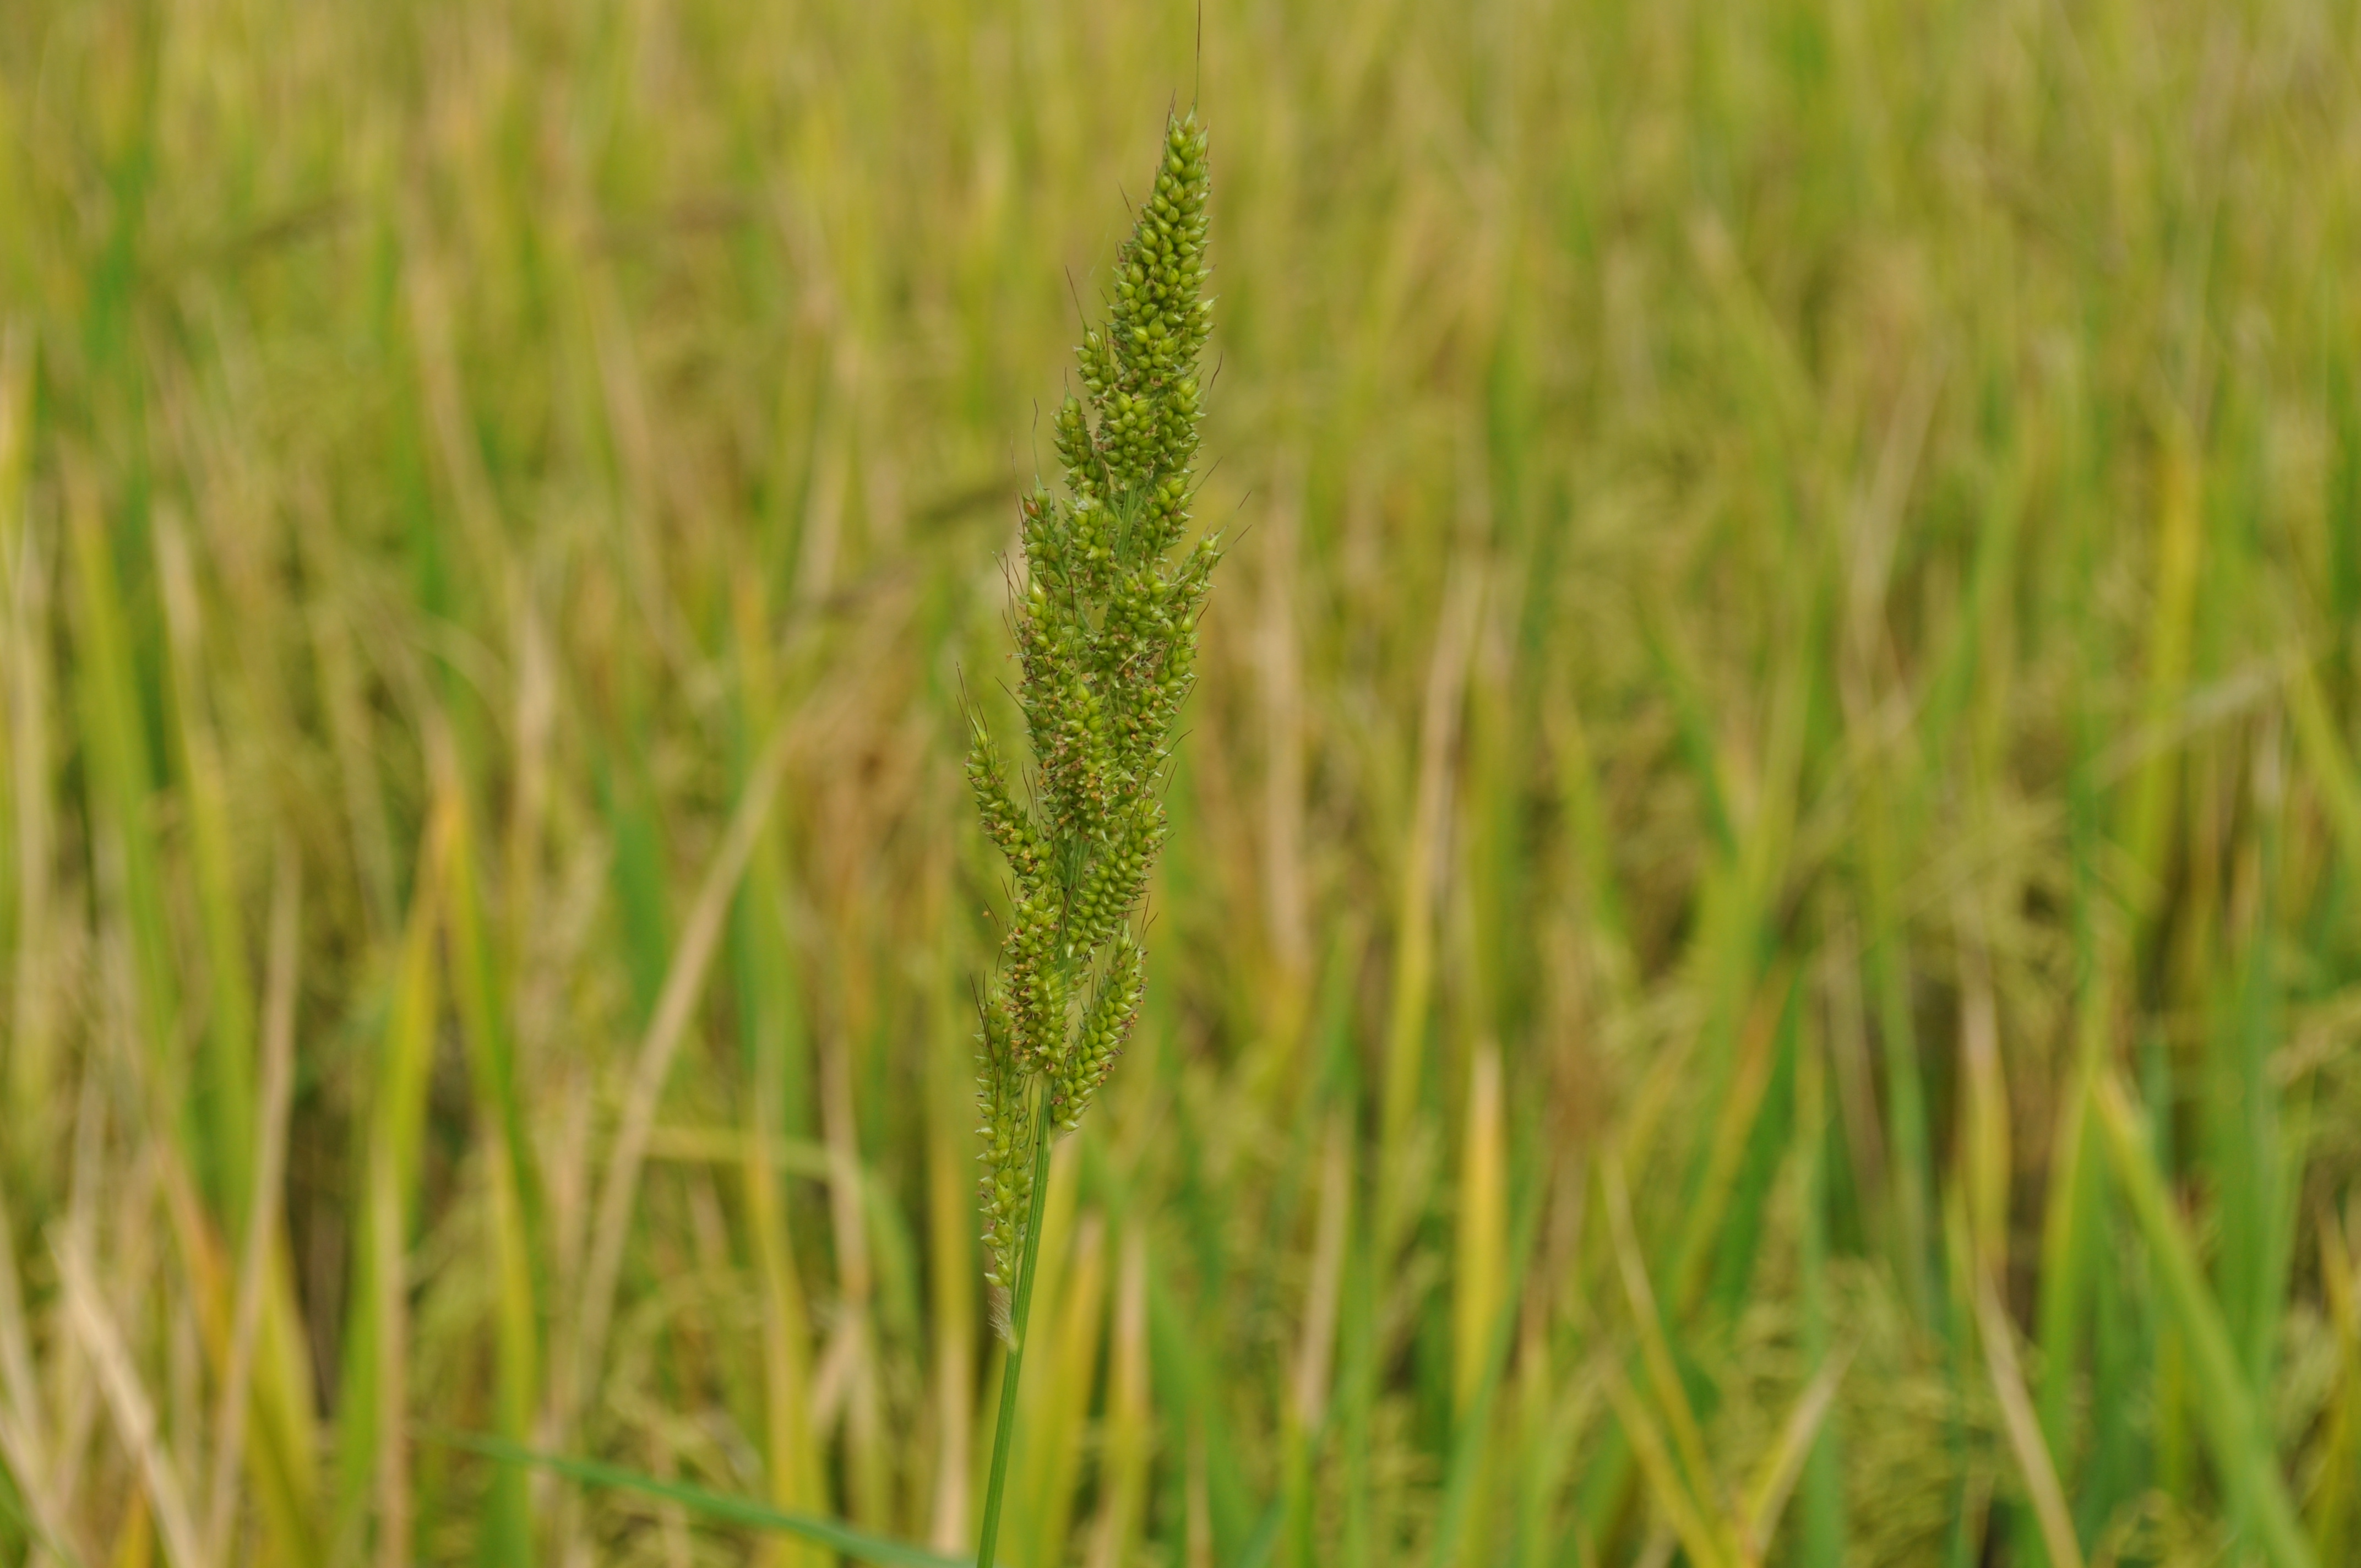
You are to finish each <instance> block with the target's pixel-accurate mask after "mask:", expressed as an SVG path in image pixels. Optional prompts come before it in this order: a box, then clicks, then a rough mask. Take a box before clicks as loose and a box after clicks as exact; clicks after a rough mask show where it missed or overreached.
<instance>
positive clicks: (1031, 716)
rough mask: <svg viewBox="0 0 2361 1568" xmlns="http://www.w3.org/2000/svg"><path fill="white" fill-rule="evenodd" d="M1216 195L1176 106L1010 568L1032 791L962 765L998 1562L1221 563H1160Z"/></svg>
mask: <svg viewBox="0 0 2361 1568" xmlns="http://www.w3.org/2000/svg"><path fill="white" fill-rule="evenodd" d="M1209 194H1210V185H1209V181H1208V179H1207V174H1206V167H1205V133H1204V131H1203V130H1202V128H1200V127H1199V126H1198V124H1197V116H1196V115H1195V114H1194V112H1191V114H1190V115H1188V116H1187V117H1185V118H1173V119H1169V120H1168V121H1167V122H1166V127H1165V137H1164V156H1163V159H1162V161H1161V163H1160V164H1159V168H1158V170H1157V173H1156V182H1155V184H1154V185H1152V186H1151V187H1150V188H1149V189H1148V192H1147V193H1146V196H1145V197H1144V199H1143V200H1142V202H1141V204H1140V208H1139V212H1138V215H1137V222H1136V223H1135V224H1134V225H1133V227H1132V231H1131V237H1130V238H1129V239H1127V240H1126V241H1125V242H1124V246H1123V248H1122V250H1121V251H1119V252H1117V254H1116V257H1115V298H1114V301H1113V302H1112V307H1111V309H1110V310H1109V312H1108V318H1107V323H1106V326H1105V328H1104V330H1101V329H1098V328H1086V329H1085V330H1084V332H1083V334H1082V346H1081V348H1080V349H1078V350H1077V351H1076V352H1077V355H1078V356H1079V357H1080V359H1081V361H1082V389H1083V390H1084V391H1085V392H1086V393H1087V394H1088V397H1087V399H1084V398H1077V397H1073V396H1071V395H1069V396H1068V397H1067V399H1066V401H1065V404H1064V406H1063V407H1061V408H1060V409H1059V411H1058V419H1057V444H1058V455H1059V456H1060V459H1061V460H1062V463H1063V466H1064V468H1065V477H1066V493H1065V495H1063V496H1062V497H1061V496H1058V495H1055V494H1053V493H1051V492H1050V490H1049V488H1047V487H1044V486H1039V485H1037V486H1035V488H1034V489H1033V492H1032V493H1031V494H1030V495H1028V496H1027V497H1025V498H1024V499H1023V501H1022V502H1020V503H1019V505H1020V508H1021V510H1022V514H1023V523H1024V527H1023V547H1024V555H1025V560H1024V572H1023V576H1022V577H1021V578H1020V579H1019V580H1017V581H1016V582H1015V583H1013V584H1012V586H1011V592H1010V596H1009V597H1010V599H1011V601H1012V605H1011V620H1013V622H1014V623H1015V629H1016V657H1017V662H1018V664H1019V666H1020V668H1021V669H1022V671H1023V679H1022V682H1021V684H1020V685H1019V688H1018V691H1017V704H1018V706H1019V707H1021V708H1022V709H1023V710H1024V713H1025V727H1026V733H1027V739H1028V740H1030V741H1031V743H1032V751H1033V771H1032V773H1031V774H1030V776H1029V778H1028V779H1027V785H1028V787H1027V790H1026V791H1025V795H1026V796H1027V798H1028V799H1029V804H1027V799H1020V797H1019V795H1018V792H1017V790H1016V787H1015V786H1014V785H1013V784H1011V781H1010V776H1009V772H1008V768H1007V766H1006V764H1005V762H1003V761H1002V760H1001V756H1000V751H999V749H998V748H997V747H996V746H994V743H993V740H992V736H991V735H990V733H989V732H988V731H987V730H986V729H985V728H984V725H983V718H982V716H981V715H978V714H974V713H971V715H970V722H971V723H972V726H973V729H974V740H973V744H972V747H971V748H970V750H969V752H968V764H967V772H968V782H969V784H971V785H972V786H973V788H974V790H975V798H976V805H977V806H978V808H979V809H980V810H981V811H982V812H983V830H984V832H985V833H986V834H987V835H988V836H989V837H990V838H991V839H992V841H993V842H994V843H995V844H997V845H999V846H1000V850H1001V852H1002V853H1003V854H1005V855H1006V856H1007V858H1008V868H1009V872H1010V876H1011V879H1012V883H1013V886H1012V888H1011V904H1012V905H1013V907H1012V911H1011V918H1010V920H1009V924H1008V930H1007V935H1006V936H1005V938H1003V939H1002V942H1001V948H1000V964H999V968H998V970H997V972H996V973H995V974H994V977H993V981H992V986H991V989H990V992H988V994H987V995H986V997H985V999H984V1003H983V1034H982V1043H983V1065H982V1070H981V1072H980V1073H979V1075H978V1085H979V1095H978V1098H979V1099H980V1100H981V1102H982V1103H983V1137H984V1151H983V1162H984V1176H983V1239H984V1245H985V1251H986V1254H987V1258H988V1264H987V1268H986V1277H988V1278H989V1279H990V1280H991V1282H992V1284H993V1286H994V1290H995V1292H996V1294H997V1298H998V1301H999V1303H1000V1306H1001V1308H1002V1310H1000V1311H999V1312H997V1313H996V1314H995V1315H996V1316H997V1318H998V1320H999V1324H1000V1327H1001V1330H1002V1332H1003V1333H1004V1334H1005V1337H1006V1339H1007V1341H1008V1362H1007V1366H1006V1368H1005V1371H1004V1372H1003V1374H1002V1376H1001V1398H1000V1419H999V1422H998V1426H997V1428H996V1430H995V1431H994V1439H993V1455H992V1473H991V1478H990V1480H989V1481H988V1482H987V1484H986V1488H985V1492H984V1505H983V1533H982V1539H981V1540H980V1541H979V1542H978V1545H977V1551H976V1562H977V1564H978V1568H991V1564H992V1558H993V1547H994V1541H995V1539H996V1537H997V1535H998V1531H999V1525H1000V1508H1001V1498H1002V1496H1003V1493H1004V1490H1005V1485H1006V1480H1007V1474H1008V1451H1009V1443H1010V1438H1011V1432H1012V1428H1013V1426H1014V1423H1015V1418H1016V1387H1017V1378H1018V1375H1019V1373H1020V1372H1021V1370H1022V1368H1023V1365H1024V1353H1025V1321H1026V1318H1027V1315H1028V1312H1029V1310H1030V1308H1031V1306H1032V1296H1033V1269H1034V1261H1035V1257H1036V1255H1037V1254H1038V1252H1039V1250H1040V1221H1039V1215H1038V1212H1037V1201H1036V1195H1037V1193H1038V1190H1039V1189H1040V1188H1041V1187H1042V1185H1043V1184H1044V1181H1045V1172H1046V1171H1047V1170H1048V1168H1049V1133H1050V1124H1051V1123H1052V1121H1055V1122H1056V1123H1057V1124H1060V1125H1062V1126H1064V1127H1067V1128H1069V1129H1071V1128H1073V1127H1075V1126H1076V1125H1078V1124H1080V1123H1081V1121H1082V1113H1083V1111H1084V1110H1086V1109H1087V1108H1088V1107H1089V1105H1090V1102H1091V1096H1092V1095H1093V1094H1094V1093H1096V1092H1097V1091H1098V1087H1099V1085H1100V1084H1101V1083H1103V1082H1104V1081H1105V1080H1106V1075H1107V1071H1108V1069H1110V1068H1112V1067H1113V1066H1114V1065H1115V1057H1116V1056H1117V1055H1118V1054H1120V1053H1121V1051H1122V1049H1123V1043H1124V1040H1125V1038H1126V1036H1129V1034H1130V1033H1131V1026H1132V1024H1133V1023H1134V1021H1135V1020H1137V1017H1138V1016H1139V997H1140V989H1141V985H1142V983H1143V981H1144V980H1145V977H1146V974H1147V961H1146V958H1145V956H1144V955H1143V954H1142V952H1141V950H1140V947H1139V943H1138V940H1137V938H1135V937H1134V936H1133V934H1132V930H1131V919H1132V916H1133V914H1134V913H1135V912H1136V911H1137V909H1138V907H1139V901H1140V894H1141V893H1142V891H1143V890H1144V889H1145V888H1146V886H1147V883H1148V868H1149V867H1150V866H1151V865H1153V864H1154V863H1155V861H1156V852H1157V850H1159V849H1160V848H1162V847H1163V843H1164V835H1165V817H1164V805H1163V801H1162V798H1161V795H1162V791H1161V788H1160V785H1161V782H1162V779H1163V775H1164V767H1165V764H1166V763H1167V762H1170V760H1171V756H1172V750H1171V743H1170V738H1171V734H1172V721H1173V719H1174V718H1175V717H1176V716H1177V715H1178V714H1179V713H1180V704H1181V702H1182V701H1183V700H1184V699H1185V698H1186V697H1187V696H1188V695H1189V687H1190V685H1191V684H1192V682H1193V681H1194V679H1195V674H1194V670H1195V664H1196V654H1197V616H1198V612H1199V610H1200V609H1202V607H1203V605H1204V602H1205V590H1206V588H1207V587H1208V585H1209V584H1210V583H1211V581H1212V577H1213V565H1214V563H1215V562H1217V561H1218V560H1220V559H1221V546H1220V543H1219V541H1218V536H1209V537H1207V538H1205V539H1203V540H1202V541H1200V542H1199V543H1197V544H1196V545H1194V546H1193V547H1191V549H1189V550H1188V551H1186V552H1184V553H1183V554H1181V555H1180V559H1179V560H1178V561H1176V562H1168V561H1167V559H1166V558H1167V556H1168V555H1169V554H1170V553H1171V551H1172V549H1173V547H1174V546H1175V545H1176V544H1178V543H1180V537H1181V535H1182V533H1183V532H1186V530H1187V528H1188V525H1189V501H1190V498H1191V485H1190V473H1189V469H1190V465H1191V462H1192V461H1193V460H1194V459H1195V457H1196V455H1197V425H1198V422H1199V420H1200V419H1202V417H1203V410H1202V400H1201V390H1202V389H1200V387H1199V386H1198V382H1197V356H1198V353H1199V351H1201V350H1202V348H1203V347H1204V346H1205V334H1206V332H1207V330H1208V328H1209V326H1210V324H1211V320H1212V315H1213V304H1212V302H1210V301H1208V300H1205V299H1203V298H1202V295H1201V291H1202V289H1203V287H1204V283H1205V280H1206V278H1207V276H1208V272H1207V269H1206V267H1205V227H1206V200H1207V197H1208V195H1209Z"/></svg>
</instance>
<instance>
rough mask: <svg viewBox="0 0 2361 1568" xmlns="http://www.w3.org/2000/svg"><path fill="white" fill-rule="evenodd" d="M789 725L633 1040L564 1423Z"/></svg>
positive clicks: (609, 1315) (765, 754)
mask: <svg viewBox="0 0 2361 1568" xmlns="http://www.w3.org/2000/svg"><path fill="white" fill-rule="evenodd" d="M790 738H791V737H790V734H789V731H788V730H787V729H786V728H785V726H784V725H783V726H781V727H780V729H778V730H777V731H776V732H774V734H773V735H772V736H771V738H770V739H769V740H768V741H766V742H765V743H764V745H763V749H762V751H761V752H760V753H759V754H758V756H759V760H758V761H757V762H756V763H755V764H754V766H753V768H752V770H751V771H750V772H749V773H748V774H747V782H746V788H745V791H744V793H743V794H741V795H740V796H739V800H738V805H737V807H736V809H735V810H734V811H733V812H732V813H731V814H730V826H729V828H728V830H727V831H726V832H725V834H724V835H723V837H722V839H721V843H720V845H719V847H718V848H717V849H716V850H714V852H713V857H712V859H711V860H710V861H708V863H707V866H706V871H705V877H704V880H703V881H702V882H701V883H698V885H697V902H696V903H695V904H694V905H691V906H690V909H689V915H688V920H687V923H686V925H685V926H683V927H682V928H681V935H680V940H679V942H678V943H677V944H676V945H675V947H674V949H673V955H672V959H671V962H670V964H669V966H668V967H667V968H666V970H665V972H664V989H663V991H662V992H660V993H659V995H658V1000H657V1003H656V1009H655V1013H654V1015H653V1017H652V1018H651V1019H650V1020H649V1023H648V1032H647V1035H646V1036H645V1037H644V1038H643V1039H642V1041H641V1044H640V1050H639V1056H638V1058H637V1059H636V1060H635V1061H634V1063H633V1064H632V1069H631V1081H630V1084H629V1086H628V1088H627V1089H626V1091H625V1093H624V1099H623V1120H622V1124H621V1125H620V1127H619V1128H618V1129H617V1130H616V1134H615V1143H614V1147H613V1150H612V1152H611V1153H610V1154H609V1156H608V1160H607V1171H606V1177H605V1179H604V1180H603V1181H602V1182H601V1183H600V1184H599V1188H598V1208H597V1212H596V1217H595V1218H594V1219H593V1221H592V1223H591V1231H590V1252H589V1259H588V1264H587V1265H586V1266H585V1268H584V1276H583V1287H582V1292H581V1295H580V1298H579V1303H580V1304H579V1308H578V1312H577V1316H576V1318H575V1319H574V1329H573V1334H572V1344H571V1347H570V1348H571V1354H569V1355H568V1356H567V1357H566V1362H565V1368H566V1370H565V1373H564V1376H562V1377H561V1379H560V1382H559V1387H558V1390H557V1399H558V1403H557V1415H558V1420H557V1430H558V1431H561V1432H566V1431H571V1430H572V1427H573V1424H574V1419H575V1416H576V1414H577V1412H578V1410H579V1409H580V1408H581V1404H582V1402H583V1401H584V1400H586V1399H588V1398H589V1396H590V1392H591V1390H592V1388H593V1387H596V1385H597V1382H598V1372H599V1365H600V1363H601V1361H602V1360H603V1359H604V1357H605V1354H606V1348H607V1331H608V1327H609V1323H610V1322H611V1321H612V1319H613V1315H614V1310H615V1286H616V1283H617V1281H618V1280H619V1279H620V1277H621V1276H622V1272H623V1249H624V1247H625V1245H626V1244H627V1243H628V1242H629V1241H630V1238H631V1210H632V1206H633V1203H634V1201H636V1199H637V1197H638V1194H639V1184H640V1170H641V1168H642V1166H643V1165H645V1164H646V1162H647V1155H648V1139H649V1136H650V1135H651V1134H652V1133H653V1131H654V1128H655V1119H656V1113H657V1111H658V1110H659V1109H660V1107H661V1105H662V1102H663V1098H664V1080H665V1079H666V1078H667V1077H669V1076H670V1074H671V1070H672V1062H673V1057H674V1055H675V1053H676V1052H677V1051H678V1050H679V1048H680V1043H681V1040H682V1038H683V1036H686V1033H687V1030H688V1024H689V1018H690V1015H691V1014H692V1013H693V1012H694V1011H695V1009H696V1006H697V997H698V994H699V992H701V991H702V990H703V987H704V983H705V976H706V972H707V970H708V969H710V968H711V966H712V962H713V954H714V950H715V948H718V947H719V944H720V940H721V927H722V921H723V919H724V918H725V917H726V916H728V914H729V912H730V898H731V896H732V895H733V894H735V893H736V892H737V888H738V879H739V877H740V876H741V874H742V873H743V872H744V871H745V869H746V860H747V857H748V856H749V855H750V854H751V853H752V851H753V848H754V839H755V837H756V835H757V834H759V833H760V832H761V831H762V828H763V821H764V819H765V818H766V817H768V816H769V814H770V809H771V802H772V800H773V798H774V796H775V795H777V793H778V787H779V779H780V776H781V775H782V774H783V773H785V771H786V764H787V757H788V751H789V744H788V743H789V740H790Z"/></svg>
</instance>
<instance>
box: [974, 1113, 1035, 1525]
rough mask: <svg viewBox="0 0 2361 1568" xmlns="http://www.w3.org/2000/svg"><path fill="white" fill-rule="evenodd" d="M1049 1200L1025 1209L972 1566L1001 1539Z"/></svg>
mask: <svg viewBox="0 0 2361 1568" xmlns="http://www.w3.org/2000/svg"><path fill="white" fill-rule="evenodd" d="M1049 1134H1050V1124H1049V1093H1048V1091H1043V1092H1042V1094H1041V1096H1040V1104H1039V1108H1038V1110H1037V1111H1036V1112H1035V1113H1034V1122H1033V1190H1034V1191H1035V1192H1037V1193H1043V1194H1046V1193H1047V1192H1048V1191H1049ZM1048 1207H1049V1205H1048V1204H1047V1203H1041V1202H1036V1203H1034V1204H1032V1205H1031V1206H1030V1207H1029V1208H1028V1209H1027V1212H1026V1215H1025V1239H1024V1243H1023V1251H1022V1253H1021V1254H1020V1255H1019V1258H1018V1262H1017V1266H1016V1267H1017V1273H1016V1306H1015V1307H1014V1309H1013V1310H1011V1312H1010V1314H1009V1320H1008V1324H1009V1333H1008V1358H1007V1363H1006V1365H1005V1367H1004V1368H1003V1369H1002V1371H1001V1374H1000V1413H999V1414H998V1415H997V1416H996V1417H994V1420H993V1423H992V1473H991V1477H990V1479H988V1480H987V1481H986V1482H985V1483H984V1488H983V1525H982V1527H981V1528H980V1530H979V1531H978V1534H977V1536H976V1543H975V1568H992V1563H993V1553H994V1549H995V1547H996V1546H997V1545H998V1542H999V1540H1000V1510H1001V1505H1002V1503H1003V1501H1004V1500H1005V1497H1006V1496H1007V1491H1008V1455H1009V1451H1010V1450H1011V1449H1012V1448H1013V1447H1015V1445H1016V1384H1017V1380H1018V1378H1019V1377H1020V1376H1022V1375H1023V1373H1024V1370H1025V1328H1026V1325H1027V1323H1028V1322H1029V1321H1031V1320H1032V1315H1033V1276H1034V1273H1035V1269H1034V1265H1035V1264H1036V1263H1038V1261H1039V1259H1040V1255H1041V1217H1042V1213H1043V1212H1044V1211H1045V1210H1047V1209H1048Z"/></svg>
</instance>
